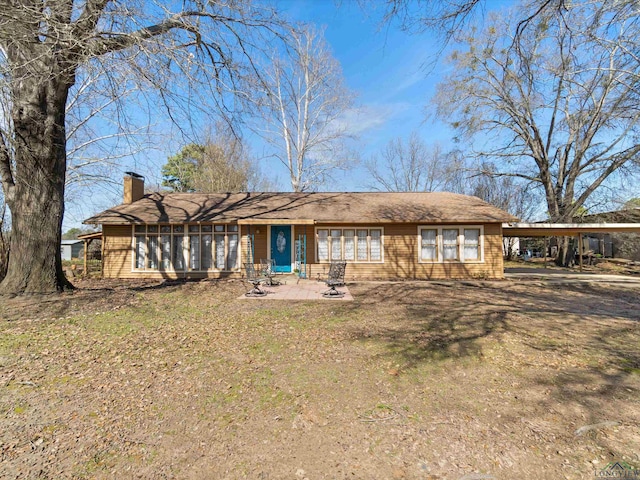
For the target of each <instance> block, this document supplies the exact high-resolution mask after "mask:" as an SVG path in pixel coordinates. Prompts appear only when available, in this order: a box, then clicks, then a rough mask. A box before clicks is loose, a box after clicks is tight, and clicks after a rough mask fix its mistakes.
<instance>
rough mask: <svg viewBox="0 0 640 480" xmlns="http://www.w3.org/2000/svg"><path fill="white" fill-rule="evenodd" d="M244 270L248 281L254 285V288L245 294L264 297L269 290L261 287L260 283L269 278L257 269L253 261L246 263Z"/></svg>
mask: <svg viewBox="0 0 640 480" xmlns="http://www.w3.org/2000/svg"><path fill="white" fill-rule="evenodd" d="M244 270H245V273H246V275H247V282H249V283H250V284H251V285H253V288H252V289H251V290H250V291H248V292H247V293H245V294H244V295H245V296H246V297H264V296H265V295H266V294H267V292H266V291H265V290H263V289H261V288H260V284H261V283H262V282H265V281H266V280H267V279H266V277H264V276H262V275H261V274H260V273H261V272H258V271H257V270H256V268H255V265H254V264H253V263H245V264H244Z"/></svg>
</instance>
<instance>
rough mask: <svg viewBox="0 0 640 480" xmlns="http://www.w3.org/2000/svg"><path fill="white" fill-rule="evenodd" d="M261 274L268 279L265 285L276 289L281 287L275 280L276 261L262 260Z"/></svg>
mask: <svg viewBox="0 0 640 480" xmlns="http://www.w3.org/2000/svg"><path fill="white" fill-rule="evenodd" d="M260 274H261V275H262V276H264V277H265V278H266V280H265V283H264V284H265V285H269V286H270V287H276V286H278V285H280V281H278V280H276V279H275V276H276V261H275V260H274V259H271V260H265V259H264V258H262V259H260Z"/></svg>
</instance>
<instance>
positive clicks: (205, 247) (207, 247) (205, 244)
mask: <svg viewBox="0 0 640 480" xmlns="http://www.w3.org/2000/svg"><path fill="white" fill-rule="evenodd" d="M201 258H202V269H203V270H209V269H210V268H211V266H212V264H211V260H212V255H211V234H205V235H202V257H201Z"/></svg>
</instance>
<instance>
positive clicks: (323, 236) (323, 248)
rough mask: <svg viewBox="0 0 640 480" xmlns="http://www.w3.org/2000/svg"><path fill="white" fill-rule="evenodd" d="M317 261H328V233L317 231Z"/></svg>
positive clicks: (326, 231)
mask: <svg viewBox="0 0 640 480" xmlns="http://www.w3.org/2000/svg"><path fill="white" fill-rule="evenodd" d="M318 260H320V261H327V260H329V231H328V230H318Z"/></svg>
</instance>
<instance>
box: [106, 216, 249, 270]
mask: <svg viewBox="0 0 640 480" xmlns="http://www.w3.org/2000/svg"><path fill="white" fill-rule="evenodd" d="M102 234H103V244H102V245H103V246H102V248H103V253H102V270H103V273H102V275H103V277H104V278H130V279H133V278H157V279H161V278H167V279H177V278H185V277H186V278H196V279H197V278H239V277H240V276H241V273H240V272H216V271H211V272H162V271H157V272H153V271H151V272H150V271H145V272H137V271H132V268H131V266H132V263H131V262H132V260H131V259H132V254H133V249H132V247H131V245H132V237H131V225H103V228H102Z"/></svg>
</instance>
